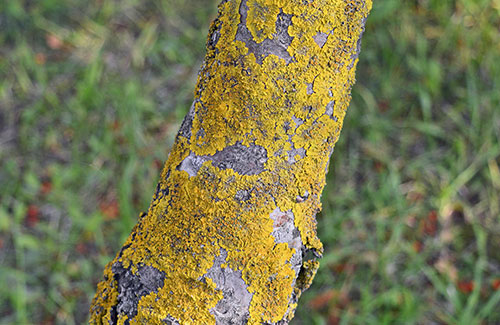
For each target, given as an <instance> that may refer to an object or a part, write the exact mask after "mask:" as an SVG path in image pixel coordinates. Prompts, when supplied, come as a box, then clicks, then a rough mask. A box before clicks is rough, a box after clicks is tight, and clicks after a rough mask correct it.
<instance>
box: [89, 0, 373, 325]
mask: <svg viewBox="0 0 500 325" xmlns="http://www.w3.org/2000/svg"><path fill="white" fill-rule="evenodd" d="M247 6H248V12H247V18H246V27H247V28H248V30H249V31H250V33H251V35H252V37H253V39H254V41H255V42H256V43H257V44H259V43H262V42H263V41H264V40H266V39H273V38H274V37H275V36H276V33H277V29H276V20H277V19H278V15H279V14H280V13H282V14H286V15H291V17H292V18H291V25H290V26H288V28H287V33H288V34H289V36H291V37H292V40H291V43H290V44H289V46H288V47H287V52H288V54H289V55H290V57H291V58H292V60H291V61H290V62H286V61H285V59H283V58H281V57H278V56H277V55H273V54H269V55H266V56H264V57H263V58H260V59H261V61H259V60H257V57H256V54H255V53H251V52H250V51H249V48H247V44H245V43H244V42H242V41H239V40H236V38H237V32H238V23H239V22H240V13H239V10H240V1H227V2H223V3H222V4H221V5H220V7H219V18H218V20H217V21H216V22H215V23H214V25H213V26H212V32H213V33H216V34H217V41H216V43H215V44H212V46H209V48H208V52H207V56H206V59H205V62H204V65H203V67H202V69H201V71H200V75H199V80H198V85H197V88H196V91H195V96H196V101H195V106H194V116H193V118H192V125H191V126H190V137H186V136H182V135H179V136H178V137H177V140H176V143H175V145H174V148H173V149H172V152H171V153H170V156H169V159H168V161H167V163H166V165H165V168H164V170H163V172H162V176H161V181H160V184H159V187H158V189H159V191H157V194H156V195H155V197H154V198H153V201H152V203H151V207H150V209H149V211H148V213H147V215H146V216H144V217H143V218H141V220H140V221H139V223H138V225H136V227H135V228H134V230H133V232H132V234H131V236H130V237H129V239H128V240H127V242H126V243H125V245H124V249H122V251H121V252H120V254H118V256H117V257H116V258H115V260H114V261H113V262H111V263H110V264H109V265H108V266H107V267H106V270H105V280H104V281H103V282H101V283H100V284H99V285H98V289H97V294H96V296H95V298H94V301H93V304H92V307H91V322H92V323H107V322H109V321H110V320H111V318H112V317H113V315H112V313H113V312H112V309H113V306H115V305H116V304H117V300H118V286H117V282H116V279H115V278H114V274H113V271H112V266H113V265H114V264H115V263H120V265H121V266H122V267H123V268H125V269H130V270H131V271H132V273H133V274H136V272H137V267H138V265H148V266H152V267H154V268H155V269H157V270H160V271H161V272H164V274H165V279H164V281H163V285H162V286H161V287H159V288H158V289H157V290H156V291H154V292H150V293H149V294H147V295H145V296H143V297H141V298H140V300H139V302H138V304H137V314H136V315H135V317H133V318H132V319H127V317H128V316H126V315H125V316H124V315H118V318H117V321H118V323H122V322H125V320H126V319H127V321H129V322H130V323H131V324H144V323H149V324H160V323H161V322H162V320H163V319H165V318H166V317H172V318H174V319H176V320H177V321H179V322H180V323H181V324H214V323H215V317H214V315H213V313H211V309H212V308H214V307H215V306H216V305H217V303H218V302H219V301H220V300H221V299H222V298H223V293H222V291H221V290H220V289H218V288H217V285H216V284H215V282H214V281H212V279H211V278H210V277H207V276H206V274H207V270H209V269H210V268H211V267H212V266H213V264H214V257H215V256H219V255H220V252H221V250H223V251H225V252H227V257H226V261H225V263H224V264H223V266H222V267H229V268H231V269H232V270H237V271H241V277H242V279H243V280H244V281H245V283H246V285H247V290H248V292H249V293H251V294H252V300H251V303H250V307H249V318H248V323H249V324H260V323H263V322H267V323H274V322H277V321H279V320H282V319H288V318H291V317H292V315H293V311H294V309H295V306H296V303H295V301H292V299H291V298H292V296H293V295H295V296H299V295H300V293H301V291H302V290H304V289H305V288H306V287H307V286H308V285H309V284H310V282H311V281H312V278H313V277H314V273H315V270H316V269H317V267H318V263H317V262H314V261H303V262H302V269H303V271H301V278H300V279H298V280H297V277H298V276H299V275H298V274H297V272H295V271H294V269H293V268H292V265H291V259H292V256H293V255H294V254H295V253H296V249H294V248H292V247H289V245H288V244H287V243H278V244H277V243H276V242H275V238H274V237H273V236H272V235H271V233H272V232H273V230H274V228H273V220H272V219H271V218H270V213H271V212H272V211H273V210H274V209H276V208H279V210H280V211H291V212H292V213H293V215H294V225H295V227H296V228H297V229H298V231H299V232H300V238H301V240H302V243H303V247H304V249H307V250H311V251H313V252H315V253H316V254H321V252H322V245H321V242H320V241H319V239H318V238H317V235H316V221H315V214H316V213H317V212H318V211H319V210H320V208H321V203H320V200H319V198H320V195H321V191H322V189H323V187H324V184H325V173H326V169H327V163H328V160H329V156H330V154H331V152H332V150H333V146H334V144H335V142H336V141H337V139H338V137H339V133H340V130H341V128H342V121H343V118H344V115H345V111H346V109H347V106H348V103H349V100H350V88H351V86H352V84H353V83H354V71H355V66H356V63H357V55H356V53H357V51H358V40H359V38H360V35H361V33H362V28H363V24H364V19H365V18H366V17H367V15H368V12H369V10H370V9H371V0H366V1H359V0H358V1H355V0H330V1H327V0H314V1H312V0H311V1H303V0H289V1H287V0H248V2H247ZM318 33H322V34H324V35H327V37H326V39H325V42H324V44H321V46H320V45H319V44H318V43H317V42H316V41H315V39H314V36H315V35H317V34H318ZM331 103H334V104H333V110H332V112H328V111H327V109H326V108H327V106H328V105H330V104H331ZM238 143H239V144H241V145H243V146H245V147H251V146H260V147H263V148H265V150H266V159H265V164H264V170H263V171H260V172H259V173H253V174H252V173H249V174H240V173H238V172H236V171H235V170H233V169H231V168H222V167H221V166H215V165H214V164H213V163H212V161H211V160H210V159H209V158H205V160H204V161H203V163H201V164H200V166H198V167H197V168H198V169H197V171H196V175H193V176H192V175H190V174H188V172H186V171H185V170H182V168H179V166H181V164H182V162H183V161H184V160H185V159H187V158H188V156H189V155H190V154H191V155H193V154H194V155H196V156H197V157H213V155H215V154H216V153H218V152H221V151H222V150H224V149H225V148H227V147H229V146H234V145H236V144H238ZM299 149H300V150H302V152H303V154H299V153H298V152H299V151H297V150H299ZM290 157H293V158H294V159H293V161H292V162H291V161H290ZM239 191H244V192H245V193H248V195H247V197H245V200H239V199H236V197H237V195H238V193H239ZM304 193H307V195H304ZM297 197H300V199H299V200H298V199H297Z"/></svg>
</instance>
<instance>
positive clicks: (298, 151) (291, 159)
mask: <svg viewBox="0 0 500 325" xmlns="http://www.w3.org/2000/svg"><path fill="white" fill-rule="evenodd" d="M290 142H291V141H290ZM291 143H292V149H290V150H288V151H287V154H288V163H290V164H295V163H296V162H297V159H296V158H295V156H297V155H298V156H299V157H300V158H304V157H305V156H306V149H304V148H295V145H294V143H293V142H291Z"/></svg>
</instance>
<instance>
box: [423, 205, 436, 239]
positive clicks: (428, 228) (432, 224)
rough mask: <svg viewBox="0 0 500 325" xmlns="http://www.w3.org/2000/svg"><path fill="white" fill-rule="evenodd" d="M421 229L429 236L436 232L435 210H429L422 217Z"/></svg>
mask: <svg viewBox="0 0 500 325" xmlns="http://www.w3.org/2000/svg"><path fill="white" fill-rule="evenodd" d="M422 230H423V232H424V234H426V235H429V236H434V235H435V234H436V232H437V212H436V211H431V212H429V214H428V215H427V218H425V219H424V222H423V224H422Z"/></svg>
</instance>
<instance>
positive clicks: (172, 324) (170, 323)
mask: <svg viewBox="0 0 500 325" xmlns="http://www.w3.org/2000/svg"><path fill="white" fill-rule="evenodd" d="M161 321H162V322H163V323H165V324H167V325H180V323H179V321H178V320H177V319H175V318H174V317H172V316H170V315H168V316H167V317H165V318H164V319H162V320H161Z"/></svg>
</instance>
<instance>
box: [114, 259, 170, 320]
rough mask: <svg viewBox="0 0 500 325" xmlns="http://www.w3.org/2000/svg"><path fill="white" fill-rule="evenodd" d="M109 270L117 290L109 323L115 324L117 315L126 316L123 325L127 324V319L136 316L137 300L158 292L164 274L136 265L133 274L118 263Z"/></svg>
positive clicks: (145, 266)
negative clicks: (111, 272) (115, 301)
mask: <svg viewBox="0 0 500 325" xmlns="http://www.w3.org/2000/svg"><path fill="white" fill-rule="evenodd" d="M111 270H112V271H113V274H114V278H115V281H116V283H117V289H118V298H117V300H118V301H117V303H116V305H115V306H114V307H113V309H112V310H111V323H112V324H116V322H117V319H118V315H127V316H128V319H127V320H126V321H125V324H128V323H129V319H132V318H134V317H135V316H136V315H137V305H138V304H139V300H140V299H141V298H142V297H144V296H146V295H148V294H150V293H151V292H158V288H160V287H162V286H163V282H164V280H165V272H162V271H159V270H158V269H156V268H154V267H152V266H149V265H138V266H137V271H136V272H135V274H134V273H132V271H131V270H130V269H126V268H124V267H123V265H122V264H121V263H120V262H116V263H115V264H113V266H112V267H111Z"/></svg>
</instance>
